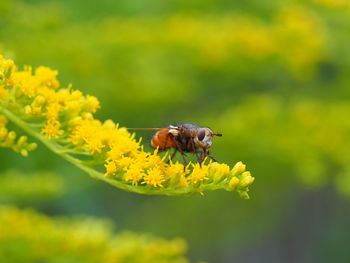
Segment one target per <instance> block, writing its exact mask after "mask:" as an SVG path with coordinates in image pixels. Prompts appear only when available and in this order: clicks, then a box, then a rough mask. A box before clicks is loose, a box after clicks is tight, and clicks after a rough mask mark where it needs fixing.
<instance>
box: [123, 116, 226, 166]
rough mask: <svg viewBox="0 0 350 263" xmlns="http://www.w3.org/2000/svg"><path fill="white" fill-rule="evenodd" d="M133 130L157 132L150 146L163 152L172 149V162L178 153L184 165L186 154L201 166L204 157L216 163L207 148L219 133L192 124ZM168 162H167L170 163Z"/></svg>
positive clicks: (184, 123)
mask: <svg viewBox="0 0 350 263" xmlns="http://www.w3.org/2000/svg"><path fill="white" fill-rule="evenodd" d="M129 129H134V130H158V131H157V132H156V133H155V134H154V135H153V137H152V139H151V146H152V147H153V148H158V149H159V150H160V151H165V150H168V149H171V148H173V149H174V152H173V154H172V155H171V157H170V160H172V159H173V158H174V157H175V155H176V153H177V152H180V154H181V156H182V159H183V162H184V165H185V166H186V165H187V162H186V159H185V155H186V153H193V154H195V155H196V157H197V160H198V163H199V165H200V166H201V164H202V162H203V160H204V159H205V158H206V157H209V158H211V159H212V160H213V161H215V162H216V160H215V158H214V157H213V156H211V155H210V152H209V148H210V147H211V145H212V138H213V136H220V137H221V136H222V134H221V133H214V132H213V131H212V130H211V129H209V128H207V127H202V126H199V125H197V124H194V123H186V122H183V123H177V124H174V125H169V126H168V127H165V128H129ZM170 160H169V161H170Z"/></svg>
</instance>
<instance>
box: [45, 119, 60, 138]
mask: <svg viewBox="0 0 350 263" xmlns="http://www.w3.org/2000/svg"><path fill="white" fill-rule="evenodd" d="M60 127H61V124H60V123H59V122H58V121H54V122H51V121H49V122H48V123H47V124H46V125H45V127H44V128H43V129H42V130H41V133H43V134H44V135H45V136H46V137H47V138H57V137H58V136H60V135H62V134H63V133H64V131H63V130H60Z"/></svg>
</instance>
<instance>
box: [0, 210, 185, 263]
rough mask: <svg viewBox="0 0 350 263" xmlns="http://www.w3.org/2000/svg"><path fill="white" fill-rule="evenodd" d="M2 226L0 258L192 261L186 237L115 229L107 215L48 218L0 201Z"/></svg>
mask: <svg viewBox="0 0 350 263" xmlns="http://www.w3.org/2000/svg"><path fill="white" fill-rule="evenodd" d="M0 226H1V231H0V261H1V262H8V263H17V262H18V263H21V262H28V263H30V262H55V263H56V262H62V263H63V262H64V263H68V262H75V263H79V262H84V263H85V262H111V263H122V262H125V263H126V262H154V263H158V262H159V263H186V262H188V260H187V259H186V257H185V256H184V253H185V252H186V248H187V246H186V243H185V242H184V241H183V240H182V239H173V240H164V239H161V238H157V237H153V236H151V235H146V234H143V235H138V234H134V233H131V232H122V233H118V234H114V233H113V231H112V227H111V223H110V222H109V221H104V220H102V219H95V218H49V217H47V216H44V215H41V214H38V213H36V212H34V211H31V210H19V209H17V208H14V207H9V206H1V207H0Z"/></svg>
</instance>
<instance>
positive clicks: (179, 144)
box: [171, 136, 187, 172]
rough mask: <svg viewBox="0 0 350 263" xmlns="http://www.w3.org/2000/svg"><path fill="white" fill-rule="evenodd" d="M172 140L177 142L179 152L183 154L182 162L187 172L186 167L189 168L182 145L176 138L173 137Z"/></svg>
mask: <svg viewBox="0 0 350 263" xmlns="http://www.w3.org/2000/svg"><path fill="white" fill-rule="evenodd" d="M171 139H172V140H173V141H174V142H175V144H176V147H177V150H178V151H179V152H180V153H181V156H182V160H183V162H184V172H185V171H186V166H187V161H186V159H185V153H184V152H183V150H182V147H181V143H180V142H179V141H178V140H177V139H176V138H175V137H174V136H172V137H171Z"/></svg>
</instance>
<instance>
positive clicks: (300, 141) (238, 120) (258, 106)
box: [220, 97, 350, 195]
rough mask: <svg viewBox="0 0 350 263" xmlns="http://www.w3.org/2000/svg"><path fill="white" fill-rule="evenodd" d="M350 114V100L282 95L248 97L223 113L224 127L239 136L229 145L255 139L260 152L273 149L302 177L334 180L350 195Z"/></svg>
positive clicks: (310, 180) (317, 182) (319, 181)
mask: <svg viewBox="0 0 350 263" xmlns="http://www.w3.org/2000/svg"><path fill="white" fill-rule="evenodd" d="M252 105H254V107H252ZM348 116H350V105H349V104H348V103H345V102H343V103H337V104H333V103H329V102H321V101H317V100H312V99H299V100H294V99H293V100H290V101H288V102H285V103H282V101H281V99H280V98H278V97H252V98H247V99H246V101H245V102H244V103H242V104H241V105H240V107H236V108H233V109H232V110H228V111H227V112H226V113H225V114H224V115H223V116H222V119H221V124H220V126H221V127H225V129H227V131H228V132H229V133H230V135H231V136H233V137H234V138H236V140H235V141H233V142H232V143H231V144H225V145H224V146H223V147H228V149H229V148H230V147H239V145H241V144H242V145H246V144H248V143H251V142H254V144H255V145H256V146H257V147H259V149H257V151H258V152H260V151H264V149H268V151H269V153H270V154H273V155H276V156H279V158H281V159H284V160H285V161H287V162H288V166H290V167H291V169H292V174H294V175H297V176H298V177H299V178H300V179H301V180H302V182H304V183H306V184H308V185H310V186H314V187H320V186H322V185H324V184H326V183H327V182H328V181H330V182H331V183H332V184H335V185H336V186H337V188H338V190H339V191H340V192H341V193H343V194H346V195H350V184H349V182H350V174H349V171H350V170H349V164H350V155H349V154H348V151H349V147H350V141H349V134H350V119H349V118H348ZM256 131H259V133H256ZM236 142H238V143H236ZM267 168H268V167H267ZM266 172H267V171H266Z"/></svg>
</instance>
